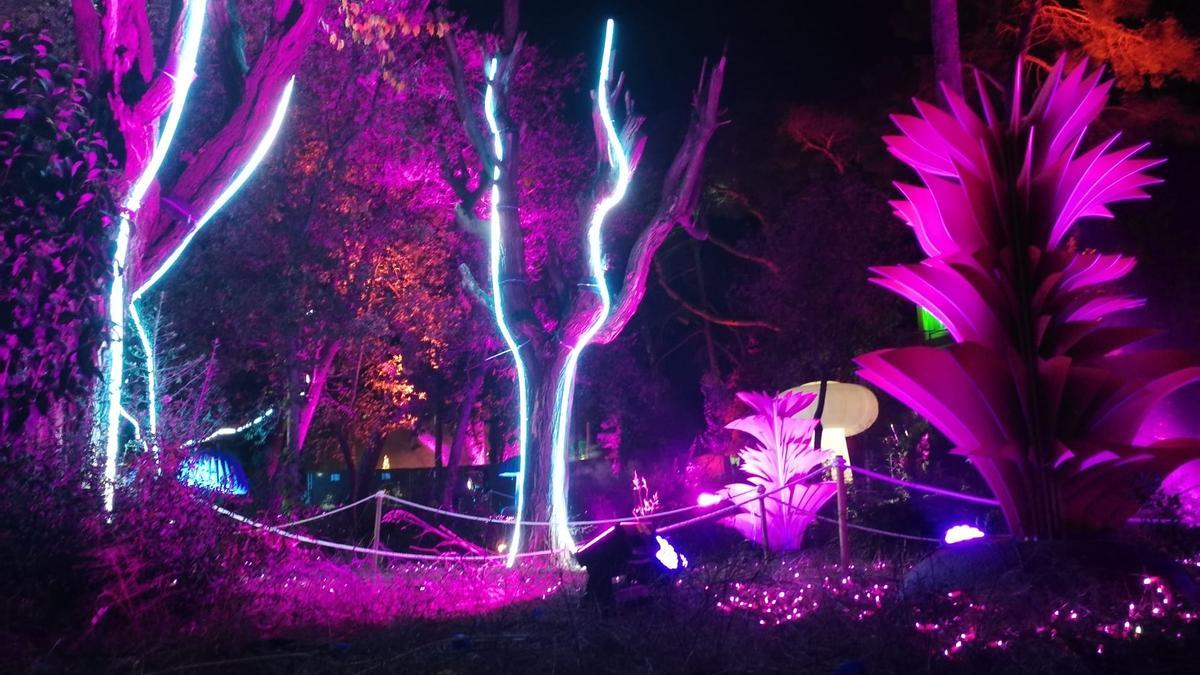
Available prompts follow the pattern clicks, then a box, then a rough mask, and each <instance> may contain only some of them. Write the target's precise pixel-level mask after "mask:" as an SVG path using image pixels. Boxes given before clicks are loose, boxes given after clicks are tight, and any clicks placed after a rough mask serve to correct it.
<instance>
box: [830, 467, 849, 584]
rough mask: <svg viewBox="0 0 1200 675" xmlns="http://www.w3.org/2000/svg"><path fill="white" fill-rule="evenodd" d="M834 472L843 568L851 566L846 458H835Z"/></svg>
mask: <svg viewBox="0 0 1200 675" xmlns="http://www.w3.org/2000/svg"><path fill="white" fill-rule="evenodd" d="M834 469H835V471H834V474H835V475H836V477H837V510H838V548H839V549H840V552H841V562H842V569H843V570H845V569H849V568H850V527H849V524H850V523H849V518H848V515H847V504H846V501H847V500H846V460H845V458H843V457H836V458H834Z"/></svg>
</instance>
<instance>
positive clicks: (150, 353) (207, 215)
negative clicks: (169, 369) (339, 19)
mask: <svg viewBox="0 0 1200 675" xmlns="http://www.w3.org/2000/svg"><path fill="white" fill-rule="evenodd" d="M295 84H296V78H295V77H293V78H291V79H290V80H288V83H287V86H286V87H284V89H283V94H282V95H280V97H279V102H278V103H276V104H275V113H274V115H273V116H272V117H271V124H270V125H269V126H268V127H267V129H266V131H265V132H264V133H263V135H262V138H261V139H259V141H258V145H257V146H255V148H254V152H253V153H251V155H250V157H249V159H247V160H246V163H245V164H244V165H243V166H242V168H241V169H240V170H239V171H238V173H237V175H236V176H234V178H233V180H232V181H230V183H229V184H228V185H226V186H225V189H224V190H222V191H221V194H220V195H219V196H218V197H217V198H216V200H214V201H213V203H212V204H211V205H210V206H209V207H208V209H207V210H206V211H205V212H204V214H203V215H202V216H200V218H199V219H198V220H196V223H195V225H193V226H192V229H191V230H190V231H189V232H188V234H187V236H186V237H184V238H183V241H181V242H180V243H179V246H177V247H176V248H175V250H174V251H172V252H171V255H169V256H167V258H166V259H165V260H163V263H162V264H161V265H159V266H158V269H156V270H154V273H153V274H151V275H150V278H149V279H147V280H146V282H145V283H143V284H142V285H141V286H140V287H139V288H138V289H137V290H136V291H134V292H133V295H132V296H130V300H129V316H130V318H131V319H133V326H134V329H135V330H136V332H137V336H138V339H139V340H140V341H141V343H142V349H143V351H144V353H145V355H146V398H147V400H148V404H147V407H148V411H149V412H148V417H149V433H150V439H151V449H152V450H153V452H154V453H155V454H156V455H157V453H158V441H157V438H158V394H157V383H156V377H155V364H154V347H153V344H152V343H151V341H150V337H149V335H147V333H146V329H145V326H144V325H143V324H142V320H141V317H140V316H139V314H138V311H137V302H138V300H140V299H141V298H142V297H143V296H144V295H145V294H146V293H147V292H149V291H150V289H151V288H153V287H154V285H155V284H157V283H158V282H159V281H160V280H161V279H162V278H163V276H165V275H166V273H167V272H168V271H170V269H171V267H172V266H174V264H175V263H176V262H177V261H178V260H179V258H180V256H182V255H183V251H184V249H186V248H187V247H188V245H189V244H191V243H192V240H193V239H195V238H196V235H197V234H199V233H200V229H201V228H203V227H204V226H205V225H206V224H208V222H209V221H210V220H212V219H213V217H215V216H216V215H217V213H218V212H220V210H221V209H222V208H223V207H224V206H225V205H226V204H227V203H229V200H230V199H232V198H233V196H234V195H235V194H237V192H238V191H239V190H241V189H242V186H243V185H245V184H246V181H248V180H250V176H251V175H253V174H254V172H255V170H256V169H258V167H259V165H260V164H262V161H263V159H265V158H266V156H267V152H268V151H269V150H270V149H271V146H272V145H273V144H274V143H275V139H276V138H277V137H278V136H279V129H280V127H282V126H283V119H284V117H285V116H286V114H287V110H288V105H289V104H290V103H291V100H292V90H293V89H294V87H295Z"/></svg>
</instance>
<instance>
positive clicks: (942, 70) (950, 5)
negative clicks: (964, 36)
mask: <svg viewBox="0 0 1200 675" xmlns="http://www.w3.org/2000/svg"><path fill="white" fill-rule="evenodd" d="M929 14H930V35H931V37H932V38H933V75H934V79H935V80H937V82H938V83H940V84H943V85H945V86H946V88H947V89H949V90H950V91H953V92H954V93H956V94H959V95H961V94H962V93H963V83H962V82H963V81H962V51H961V50H962V48H961V46H960V45H959V41H958V0H930V2H929ZM940 91H941V90H940V89H939V95H940Z"/></svg>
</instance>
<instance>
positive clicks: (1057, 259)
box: [857, 59, 1200, 538]
mask: <svg viewBox="0 0 1200 675" xmlns="http://www.w3.org/2000/svg"><path fill="white" fill-rule="evenodd" d="M1110 86H1111V82H1101V73H1100V71H1099V70H1096V71H1089V69H1088V66H1087V64H1086V62H1085V63H1081V64H1080V65H1078V66H1077V67H1075V68H1074V69H1072V70H1071V71H1070V72H1066V70H1065V61H1064V60H1061V59H1060V60H1059V62H1058V63H1057V64H1056V65H1055V66H1054V68H1053V69H1052V70H1051V71H1050V73H1049V74H1048V75H1047V77H1046V80H1045V83H1044V84H1043V85H1042V87H1041V89H1040V90H1039V91H1038V92H1037V94H1036V97H1035V98H1034V99H1033V101H1032V103H1031V104H1030V105H1029V106H1028V107H1027V108H1026V107H1024V100H1023V97H1022V92H1021V78H1020V74H1019V71H1018V76H1017V78H1016V81H1015V85H1014V90H1015V91H1014V93H1013V96H1012V104H1011V111H1010V112H1009V114H1008V115H1006V116H1001V115H1000V114H998V111H997V110H996V109H994V108H993V106H992V103H991V101H990V100H989V98H988V95H987V93H986V90H985V89H984V87H983V85H982V83H981V82H980V81H978V78H977V89H978V90H979V99H980V103H979V110H980V112H978V113H977V112H976V110H975V109H973V108H972V107H971V106H969V105H968V104H967V103H966V101H964V100H963V98H962V97H960V96H959V95H957V94H955V93H954V92H953V91H944V95H945V97H946V100H947V103H948V108H949V110H943V109H941V108H938V107H935V106H932V105H929V104H927V103H924V102H921V101H917V102H916V107H917V111H918V113H919V114H920V116H919V117H916V116H911V115H896V116H894V117H893V121H894V122H895V124H896V126H897V127H898V128H899V129H900V132H901V133H900V134H899V135H896V136H888V137H886V138H885V140H886V141H887V144H888V148H889V150H890V151H891V152H892V154H893V155H895V156H896V157H898V158H899V159H900V160H901V161H903V162H904V163H905V164H907V165H909V166H910V167H912V168H913V170H914V171H915V172H916V175H917V177H918V178H919V179H920V182H921V185H912V184H906V183H897V187H898V188H899V190H900V192H901V194H902V195H903V199H900V200H897V201H895V202H893V206H894V207H895V210H896V214H897V215H898V216H899V217H900V219H901V220H903V221H904V222H905V223H906V224H907V225H908V226H909V227H911V228H912V229H913V233H914V234H915V235H916V237H917V240H918V242H919V243H920V245H921V248H922V249H923V250H924V251H925V254H926V255H927V256H928V257H927V258H926V259H925V260H923V261H922V262H920V263H918V264H908V265H895V266H888V267H877V268H873V270H872V271H873V272H874V274H875V277H874V278H873V281H874V282H875V283H877V284H879V285H881V286H883V287H884V288H887V289H889V290H891V291H893V292H895V293H897V294H899V295H901V296H903V297H904V298H906V299H908V300H910V301H912V302H913V303H915V304H917V305H918V306H920V307H924V308H925V309H927V310H928V311H929V312H930V313H931V314H933V315H934V316H935V317H937V319H938V320H939V321H941V322H942V323H943V324H945V326H946V328H947V330H948V331H949V332H950V335H951V336H952V338H953V340H954V344H951V345H950V346H948V347H946V348H944V349H935V348H932V347H925V346H920V347H905V348H901V349H885V350H882V351H877V352H873V353H870V354H866V355H864V356H860V357H859V358H858V359H857V362H858V364H859V366H860V367H861V370H860V371H859V373H860V375H861V376H862V377H863V378H864V379H866V380H868V381H869V382H871V383H873V384H875V385H877V386H879V387H880V388H882V389H884V390H885V391H887V392H888V393H890V394H891V395H893V396H895V397H896V398H898V399H900V400H901V401H902V402H904V403H906V404H907V405H909V406H911V407H912V408H913V409H914V410H916V411H917V412H918V413H920V414H921V415H923V416H924V417H925V418H926V419H928V420H929V421H930V422H931V423H932V424H933V425H934V426H936V427H937V428H938V429H939V430H941V431H942V433H944V434H945V435H946V436H947V437H948V438H949V439H950V440H951V441H952V442H953V443H954V445H955V446H956V452H957V453H958V454H961V455H965V456H966V457H968V458H969V459H970V460H971V463H972V464H973V465H974V466H975V467H977V468H978V470H979V472H980V474H981V475H982V476H983V478H984V480H985V481H986V482H987V484H988V486H989V487H990V488H991V490H992V492H993V493H994V494H995V495H996V497H997V499H998V500H999V501H1000V505H1001V509H1002V510H1003V512H1004V516H1005V519H1006V520H1007V522H1008V526H1009V530H1010V531H1011V532H1012V533H1013V534H1014V535H1015V536H1018V537H1042V538H1047V537H1061V536H1067V535H1071V534H1083V533H1089V532H1097V531H1105V530H1111V529H1113V528H1116V527H1119V526H1120V525H1122V524H1123V523H1124V522H1125V521H1126V520H1127V519H1128V518H1129V517H1130V516H1131V515H1133V513H1134V512H1136V511H1137V510H1138V508H1139V506H1140V504H1141V500H1140V498H1139V495H1138V494H1137V493H1136V492H1135V485H1136V483H1137V481H1135V480H1133V479H1134V476H1135V475H1137V474H1142V473H1147V472H1149V473H1157V474H1158V475H1163V474H1165V473H1167V472H1169V471H1170V470H1171V469H1173V468H1175V467H1178V466H1179V465H1181V464H1182V463H1184V462H1186V461H1188V460H1189V459H1191V458H1193V457H1196V456H1197V455H1198V454H1200V441H1198V440H1197V439H1195V438H1191V439H1171V440H1169V441H1167V440H1154V439H1146V438H1141V437H1139V430H1140V429H1141V427H1142V425H1143V422H1144V421H1145V420H1146V418H1147V415H1148V414H1149V413H1150V412H1151V411H1152V410H1153V409H1154V406H1155V405H1156V403H1157V402H1158V401H1160V400H1161V399H1162V398H1163V397H1164V396H1167V395H1168V394H1170V393H1171V392H1172V391H1174V390H1175V389H1177V388H1179V387H1181V386H1183V385H1186V384H1187V383H1189V382H1192V381H1196V380H1197V379H1200V368H1197V367H1196V366H1197V365H1200V362H1198V360H1197V358H1196V357H1195V356H1194V355H1188V354H1184V353H1181V352H1172V351H1144V352H1132V351H1129V350H1128V349H1126V347H1127V345H1129V344H1131V343H1133V342H1135V341H1137V340H1139V339H1141V338H1143V337H1145V336H1147V335H1149V334H1151V333H1152V332H1153V331H1147V330H1145V329H1143V328H1141V327H1137V326H1131V325H1128V324H1125V325H1117V324H1116V323H1114V322H1113V321H1112V320H1111V317H1112V316H1113V315H1115V314H1117V313H1119V312H1123V311H1127V310H1130V309H1133V308H1136V307H1139V306H1140V305H1141V304H1142V300H1141V299H1139V298H1135V297H1131V296H1128V295H1124V294H1122V293H1121V292H1120V291H1119V289H1118V288H1117V287H1116V283H1115V282H1117V281H1119V280H1120V279H1122V278H1123V277H1124V276H1125V275H1127V274H1128V273H1129V271H1130V270H1131V269H1132V268H1133V265H1134V260H1133V259H1132V258H1130V257H1127V256H1122V255H1105V254H1101V253H1098V252H1096V251H1079V250H1076V247H1075V244H1074V241H1073V240H1072V239H1071V233H1072V229H1073V227H1074V226H1075V225H1076V224H1077V223H1078V222H1079V221H1080V220H1081V219H1084V218H1089V217H1104V218H1108V217H1112V213H1111V212H1110V211H1109V209H1108V206H1109V205H1110V204H1112V203H1113V202H1118V201H1124V200H1130V199H1141V198H1145V197H1146V193H1145V192H1144V190H1143V189H1144V188H1145V187H1146V186H1148V185H1152V184H1154V183H1157V182H1159V181H1158V180H1157V179H1155V178H1153V177H1151V176H1148V175H1147V174H1146V171H1147V170H1149V169H1150V168H1152V167H1154V166H1156V165H1157V164H1159V161H1158V160H1152V159H1142V158H1140V157H1138V156H1137V155H1138V154H1139V152H1140V151H1141V150H1142V149H1143V148H1144V147H1145V146H1144V145H1138V146H1133V147H1124V148H1117V147H1116V142H1117V138H1118V136H1116V135H1114V136H1112V137H1110V138H1108V139H1107V140H1104V141H1103V142H1101V143H1099V144H1098V145H1096V146H1094V147H1091V148H1088V149H1084V148H1083V147H1082V146H1083V141H1084V136H1085V135H1086V132H1087V129H1088V125H1089V124H1090V123H1091V122H1093V121H1094V120H1095V119H1096V117H1097V116H1098V115H1099V114H1100V111H1101V110H1102V109H1103V107H1104V104H1105V101H1106V98H1107V94H1108V90H1109V87H1110Z"/></svg>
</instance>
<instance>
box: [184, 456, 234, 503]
mask: <svg viewBox="0 0 1200 675" xmlns="http://www.w3.org/2000/svg"><path fill="white" fill-rule="evenodd" d="M179 480H180V481H182V482H183V484H184V485H189V486H191V487H194V488H199V489H201V490H208V491H211V492H217V493H220V494H225V495H244V494H247V493H248V492H249V491H250V481H249V480H248V479H247V478H246V471H245V469H243V468H242V463H241V462H239V461H238V460H237V458H236V457H234V456H233V455H231V454H229V453H228V452H225V451H224V450H215V449H209V450H201V451H199V452H197V453H196V454H195V455H192V456H191V457H189V458H187V459H186V460H185V461H184V462H183V465H182V466H180V467H179Z"/></svg>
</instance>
